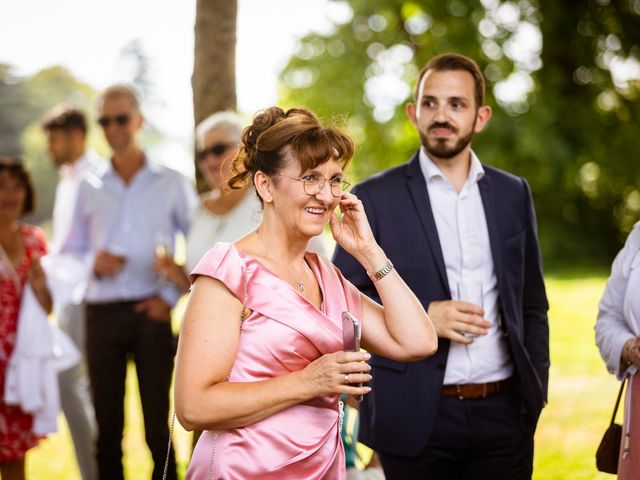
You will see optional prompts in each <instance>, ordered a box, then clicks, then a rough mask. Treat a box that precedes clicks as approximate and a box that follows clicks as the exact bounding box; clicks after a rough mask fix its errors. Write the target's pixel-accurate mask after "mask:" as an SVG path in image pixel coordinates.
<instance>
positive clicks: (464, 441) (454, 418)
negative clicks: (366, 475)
mask: <svg viewBox="0 0 640 480" xmlns="http://www.w3.org/2000/svg"><path fill="white" fill-rule="evenodd" d="M414 102H415V103H409V104H407V107H406V112H407V115H408V116H409V119H410V120H411V123H412V124H413V125H414V127H415V128H416V130H417V132H418V135H419V137H420V140H421V143H422V146H421V148H420V150H419V151H418V152H416V154H415V155H414V156H413V158H412V159H411V160H410V161H409V162H408V163H405V164H402V165H400V166H397V167H395V168H391V169H389V170H386V171H384V172H381V173H379V174H377V175H375V176H373V177H371V178H369V179H367V180H365V181H364V182H362V183H360V184H359V185H357V186H356V187H355V188H354V192H356V194H357V195H358V197H359V198H360V199H361V200H362V203H363V205H364V207H365V211H366V214H367V217H368V218H369V220H370V222H371V228H372V230H373V233H374V236H375V238H376V240H377V241H378V243H379V244H380V246H381V247H382V248H383V249H384V251H385V252H387V254H388V255H389V258H390V260H391V261H392V262H393V264H394V265H395V266H396V268H397V269H398V272H399V273H400V275H401V277H402V278H404V279H405V280H406V282H407V284H408V285H409V287H410V288H411V289H412V290H413V292H414V293H415V294H416V296H417V297H418V298H419V299H420V301H421V302H422V304H423V306H424V307H425V309H427V311H428V314H429V316H430V317H431V319H432V321H433V324H434V326H435V328H436V332H437V334H438V337H439V345H440V348H439V349H438V351H437V353H436V354H435V355H434V356H432V357H429V358H426V359H424V360H421V361H419V362H415V363H407V362H397V361H393V360H390V359H388V358H385V357H382V356H379V355H372V357H371V361H370V362H371V366H372V376H373V380H372V381H371V383H370V386H371V393H369V395H367V396H366V397H365V400H364V402H363V404H362V406H361V409H360V415H361V418H360V432H359V434H360V437H359V441H361V442H363V443H365V444H366V445H368V446H369V447H371V448H373V449H374V450H376V451H377V452H378V453H379V455H380V460H381V462H382V466H383V469H384V472H385V475H386V478H387V480H397V479H402V480H412V479H429V480H431V479H485V478H486V479H491V480H500V479H504V480H520V479H529V478H531V475H532V471H533V436H534V431H535V428H536V424H537V421H538V417H539V415H540V412H541V410H542V408H543V407H544V405H545V403H546V399H547V384H548V375H549V326H548V319H547V310H548V302H547V296H546V292H545V286H544V280H543V275H542V266H541V259H540V251H539V246H538V240H537V227H536V218H535V213H534V206H533V201H532V197H531V192H530V189H529V186H528V184H527V182H526V181H525V180H524V179H522V178H518V177H516V176H513V175H510V174H508V173H506V172H503V171H501V170H498V169H496V168H493V167H490V166H488V165H483V164H481V163H480V160H479V159H478V157H477V156H476V154H475V153H474V152H473V151H472V150H471V140H472V138H473V136H474V134H476V133H479V132H481V131H482V130H483V129H484V127H485V126H486V124H487V122H488V121H489V119H490V117H491V108H490V107H489V106H486V105H484V79H483V76H482V73H481V72H480V70H479V68H478V66H477V64H476V63H475V62H474V61H473V60H471V59H469V58H467V57H464V56H461V55H457V54H444V55H439V56H436V57H434V58H432V59H431V60H430V61H429V62H428V63H427V65H426V66H425V67H424V68H423V69H422V70H421V71H420V73H419V75H418V81H417V85H416V88H415V92H414ZM334 262H335V264H336V265H337V266H338V268H339V269H340V270H341V271H342V272H343V273H344V275H345V276H346V277H347V278H348V279H349V280H350V281H351V282H352V283H353V284H354V285H356V286H357V287H358V288H359V289H360V290H361V291H363V292H364V293H366V294H367V295H369V296H370V297H372V298H374V299H375V298H376V291H375V289H374V288H373V285H372V283H371V281H370V279H369V277H368V276H367V274H366V273H365V271H364V270H363V269H362V267H361V266H360V265H359V264H358V262H356V261H355V260H354V259H353V258H352V257H351V256H350V255H349V254H348V253H347V252H345V251H344V249H342V248H340V247H338V248H337V250H336V253H335V255H334Z"/></svg>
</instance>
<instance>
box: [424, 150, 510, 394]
mask: <svg viewBox="0 0 640 480" xmlns="http://www.w3.org/2000/svg"><path fill="white" fill-rule="evenodd" d="M420 167H421V169H422V173H423V174H424V177H425V181H426V184H427V191H428V192H429V200H430V202H431V209H432V211H433V216H434V219H435V222H436V228H437V230H438V238H439V240H440V246H441V248H442V256H443V258H444V263H445V267H446V271H447V279H448V281H449V289H450V291H451V293H452V295H453V296H454V297H455V295H456V293H455V292H456V291H457V285H458V282H460V281H464V280H466V279H470V280H474V281H476V282H480V283H481V284H482V292H483V305H481V306H482V307H483V308H484V312H485V315H484V317H485V318H486V319H487V320H489V322H491V327H490V328H489V332H488V333H487V335H483V336H478V337H476V338H474V339H473V343H471V344H470V345H464V344H462V343H458V342H453V341H452V342H451V345H450V347H449V354H448V357H447V366H446V369H445V374H444V381H443V384H444V385H461V384H469V383H487V382H495V381H498V380H505V379H506V378H509V377H510V376H511V375H512V374H513V363H512V361H511V357H510V355H509V349H508V346H507V342H506V339H505V337H504V336H503V335H502V331H501V329H500V325H499V322H500V313H499V303H498V285H497V280H496V275H495V270H494V266H493V257H492V256H491V244H490V243H489V231H488V229H487V221H486V218H485V214H484V208H483V206H482V198H481V196H480V190H479V188H478V181H479V180H480V179H481V178H482V177H483V175H484V169H483V168H482V164H481V163H480V160H478V157H477V156H476V155H475V153H473V152H472V153H471V167H470V169H469V177H468V178H467V180H466V182H465V183H464V185H463V187H462V189H461V190H460V192H457V191H456V189H455V188H454V186H453V185H452V184H451V182H449V180H448V179H447V178H446V177H445V175H444V174H443V173H442V171H441V170H440V169H439V168H438V166H437V165H436V164H435V163H433V161H432V160H431V159H430V158H429V157H428V155H427V154H426V152H425V151H424V148H421V149H420Z"/></svg>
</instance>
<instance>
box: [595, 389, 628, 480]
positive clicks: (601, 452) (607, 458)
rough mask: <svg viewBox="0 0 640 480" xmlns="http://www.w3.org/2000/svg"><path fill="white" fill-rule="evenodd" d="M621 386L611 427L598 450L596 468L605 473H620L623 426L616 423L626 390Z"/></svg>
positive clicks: (605, 433)
mask: <svg viewBox="0 0 640 480" xmlns="http://www.w3.org/2000/svg"><path fill="white" fill-rule="evenodd" d="M625 381H626V379H625V380H623V381H622V384H621V385H620V391H619V392H618V399H617V400H616V406H615V407H614V408H613V415H612V416H611V422H610V423H609V427H607V430H606V431H605V432H604V435H603V436H602V440H601V441H600V445H599V446H598V450H597V451H596V467H598V470H599V471H601V472H604V473H614V474H615V473H618V458H619V457H620V442H621V440H622V426H621V425H619V424H617V423H615V420H616V413H618V405H620V398H621V397H622V391H623V390H624V383H625Z"/></svg>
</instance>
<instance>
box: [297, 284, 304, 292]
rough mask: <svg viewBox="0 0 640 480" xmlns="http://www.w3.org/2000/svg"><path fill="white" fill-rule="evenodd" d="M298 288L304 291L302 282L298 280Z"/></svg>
mask: <svg viewBox="0 0 640 480" xmlns="http://www.w3.org/2000/svg"><path fill="white" fill-rule="evenodd" d="M298 290H300V291H301V292H304V282H298Z"/></svg>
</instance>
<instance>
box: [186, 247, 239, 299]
mask: <svg viewBox="0 0 640 480" xmlns="http://www.w3.org/2000/svg"><path fill="white" fill-rule="evenodd" d="M245 268H246V267H245V264H244V261H243V259H242V257H241V256H240V255H239V254H238V251H237V250H236V249H235V248H234V247H233V245H232V244H230V243H223V242H220V243H216V244H215V245H214V246H213V248H212V249H211V250H209V251H208V252H207V253H206V254H205V256H204V257H202V259H201V260H200V261H199V262H198V264H197V265H196V268H194V269H193V271H192V272H191V275H189V279H190V280H191V283H192V284H193V282H195V280H196V278H198V277H199V276H200V275H203V276H206V277H211V278H215V279H216V280H220V281H221V282H222V283H224V285H225V286H226V287H227V288H228V289H229V291H230V292H231V293H232V294H233V295H235V296H236V297H237V298H239V299H242V298H243V296H244V282H245V280H244V278H245V274H244V271H245Z"/></svg>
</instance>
